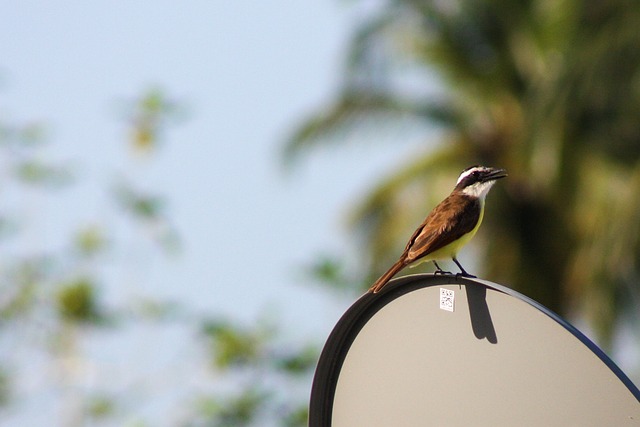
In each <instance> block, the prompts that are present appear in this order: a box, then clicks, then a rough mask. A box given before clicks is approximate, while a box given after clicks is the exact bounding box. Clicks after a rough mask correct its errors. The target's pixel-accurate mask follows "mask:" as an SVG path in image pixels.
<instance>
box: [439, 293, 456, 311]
mask: <svg viewBox="0 0 640 427" xmlns="http://www.w3.org/2000/svg"><path fill="white" fill-rule="evenodd" d="M454 303H455V293H454V291H452V290H451V289H445V288H440V309H441V310H446V311H451V312H453V307H454Z"/></svg>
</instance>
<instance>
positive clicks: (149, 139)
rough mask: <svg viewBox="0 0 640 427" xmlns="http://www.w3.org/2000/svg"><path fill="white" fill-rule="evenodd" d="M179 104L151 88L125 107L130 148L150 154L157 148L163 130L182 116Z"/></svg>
mask: <svg viewBox="0 0 640 427" xmlns="http://www.w3.org/2000/svg"><path fill="white" fill-rule="evenodd" d="M183 113H184V112H183V107H182V106H181V104H180V103H179V102H177V101H175V100H173V99H171V98H169V97H167V95H166V94H165V93H164V91H163V90H161V89H159V88H152V89H149V90H147V91H146V92H144V93H143V94H142V95H141V96H140V97H138V98H137V99H135V100H134V101H133V102H130V103H129V105H128V106H127V114H126V115H127V118H128V120H129V121H130V123H131V126H130V132H131V139H130V141H131V147H132V148H133V149H134V151H137V152H142V153H151V152H152V151H154V150H155V149H157V148H158V144H159V143H160V142H161V140H162V133H163V131H164V129H165V128H166V127H167V126H168V125H169V124H171V122H173V121H175V120H176V119H179V118H181V117H182V115H183Z"/></svg>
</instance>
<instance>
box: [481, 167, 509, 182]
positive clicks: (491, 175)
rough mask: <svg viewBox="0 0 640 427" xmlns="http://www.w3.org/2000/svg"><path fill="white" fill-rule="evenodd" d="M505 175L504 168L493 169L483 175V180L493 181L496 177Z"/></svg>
mask: <svg viewBox="0 0 640 427" xmlns="http://www.w3.org/2000/svg"><path fill="white" fill-rule="evenodd" d="M506 176H507V171H506V169H494V170H492V171H491V172H489V173H488V174H487V175H485V177H484V181H495V180H496V179H500V178H504V177H506Z"/></svg>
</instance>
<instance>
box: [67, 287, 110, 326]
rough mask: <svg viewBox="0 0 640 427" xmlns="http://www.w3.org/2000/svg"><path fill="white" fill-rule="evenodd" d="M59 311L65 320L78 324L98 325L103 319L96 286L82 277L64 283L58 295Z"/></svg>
mask: <svg viewBox="0 0 640 427" xmlns="http://www.w3.org/2000/svg"><path fill="white" fill-rule="evenodd" d="M56 299H57V311H58V313H60V316H62V318H63V319H65V320H68V321H72V322H77V323H81V324H82V323H98V322H99V321H100V320H101V319H103V315H102V313H100V310H99V308H98V297H97V295H96V286H95V284H94V283H93V282H92V281H91V279H89V278H86V277H82V278H78V279H74V280H72V281H70V282H68V283H64V284H63V285H62V286H61V288H60V289H59V290H58V294H57V297H56Z"/></svg>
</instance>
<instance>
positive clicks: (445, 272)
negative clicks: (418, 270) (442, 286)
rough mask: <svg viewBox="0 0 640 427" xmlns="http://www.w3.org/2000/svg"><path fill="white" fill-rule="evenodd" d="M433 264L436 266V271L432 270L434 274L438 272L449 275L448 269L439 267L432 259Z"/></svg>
mask: <svg viewBox="0 0 640 427" xmlns="http://www.w3.org/2000/svg"><path fill="white" fill-rule="evenodd" d="M433 264H434V265H435V266H436V271H434V272H433V274H435V275H436V276H437V275H439V274H442V275H443V276H444V275H449V276H450V275H451V274H452V273H451V272H450V271H444V270H443V269H441V268H440V266H439V265H438V263H436V262H435V261H433Z"/></svg>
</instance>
